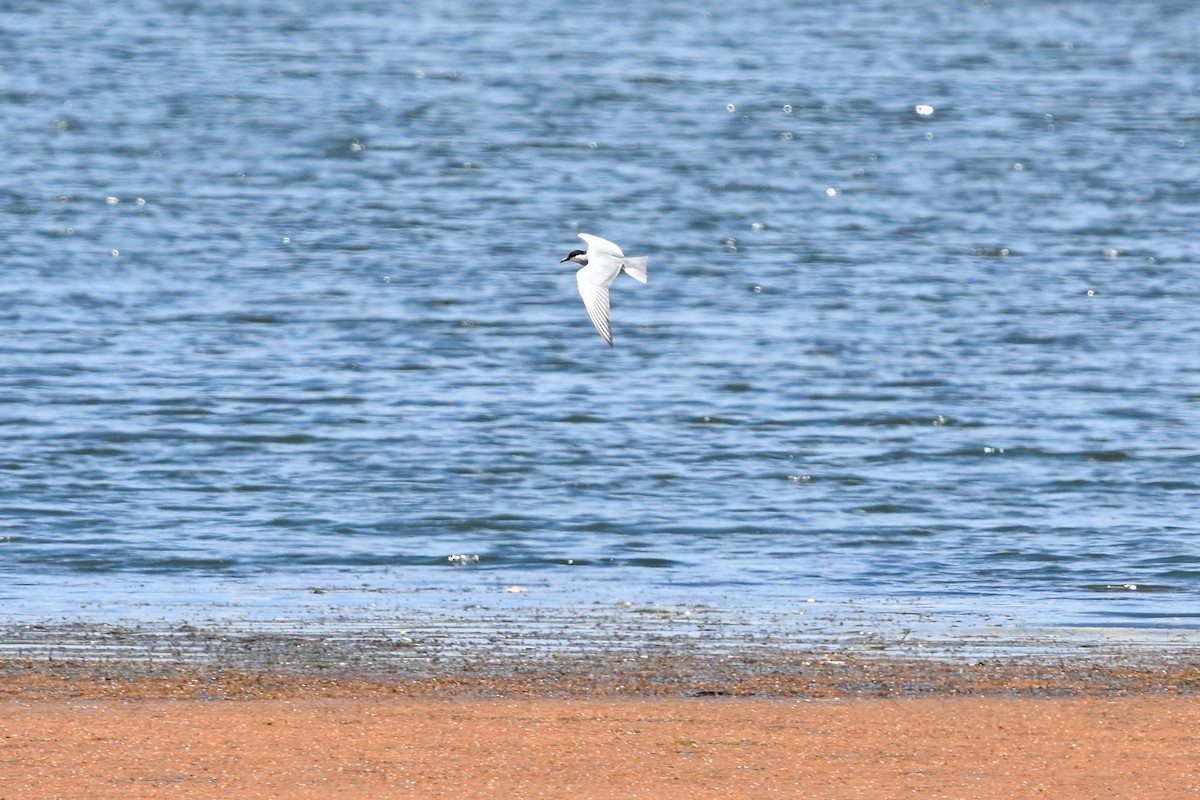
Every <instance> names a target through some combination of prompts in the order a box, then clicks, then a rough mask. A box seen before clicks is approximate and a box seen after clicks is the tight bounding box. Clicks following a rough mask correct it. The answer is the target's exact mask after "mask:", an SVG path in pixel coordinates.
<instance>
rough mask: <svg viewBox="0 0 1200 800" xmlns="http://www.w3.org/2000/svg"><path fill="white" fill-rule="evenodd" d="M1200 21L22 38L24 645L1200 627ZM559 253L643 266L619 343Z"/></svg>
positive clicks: (771, 8)
mask: <svg viewBox="0 0 1200 800" xmlns="http://www.w3.org/2000/svg"><path fill="white" fill-rule="evenodd" d="M1198 30H1200V9H1198V8H1197V6H1196V5H1195V4H1194V3H1191V2H1185V1H1184V0H1178V1H1177V2H1169V1H1167V0H1164V1H1163V2H1154V3H1133V2H1118V1H1117V0H1113V1H1112V2H1102V3H1096V2H1082V1H1077V2H1069V1H1067V2H1059V3H1053V4H1046V3H1036V2H1003V1H998V2H989V3H974V4H969V5H965V6H964V5H962V4H952V5H951V4H943V3H933V2H925V3H915V4H914V3H899V2H894V1H893V0H875V2H862V3H844V2H837V3H835V2H817V3H803V4H787V3H756V4H748V5H746V6H745V7H742V6H738V5H736V4H735V5H734V6H728V5H721V4H701V5H697V4H696V3H692V2H688V3H682V2H670V0H664V2H655V3H623V4H617V5H612V4H609V5H608V6H602V7H582V8H581V7H580V6H579V4H575V3H563V2H557V1H556V0H530V2H524V3H513V4H479V3H467V2H460V3H453V2H452V3H439V4H436V6H430V8H429V9H427V10H418V11H414V10H407V9H404V8H401V7H399V6H396V5H394V4H390V3H373V2H366V1H365V0H350V1H349V2H343V3H337V4H325V3H318V2H313V1H306V0H296V2H292V3H286V4H281V3H249V4H247V3H236V4H225V5H222V4H215V3H201V4H193V3H189V2H177V3H171V4H165V5H164V4H160V3H149V2H137V1H136V0H130V2H122V3H115V4H109V5H107V6H104V7H103V8H100V7H96V6H95V5H94V4H90V3H54V4H43V3H29V4H24V5H20V4H18V5H17V6H15V7H13V6H11V5H10V6H8V7H6V10H4V11H3V12H0V53H3V57H2V61H0V116H2V118H3V120H4V122H3V125H2V126H0V147H2V152H3V153H4V160H5V169H4V170H3V171H2V173H0V234H2V236H3V240H4V250H3V257H2V261H0V264H2V272H0V325H2V333H0V601H3V605H4V606H5V607H6V609H7V610H6V611H5V618H6V619H8V620H10V621H12V620H17V621H20V620H29V619H47V618H67V619H85V620H99V621H102V622H103V621H108V620H113V619H127V618H147V619H153V618H169V619H171V618H187V617H188V616H189V615H195V614H197V613H203V614H212V615H216V616H221V615H232V616H237V615H244V616H245V617H247V618H263V619H268V618H276V617H289V618H300V619H303V618H305V617H314V618H315V617H317V616H320V615H322V614H326V613H329V611H330V609H331V608H335V607H336V608H337V609H339V612H340V613H345V614H348V615H349V616H355V615H370V614H373V613H378V614H392V613H394V612H398V610H403V609H405V608H411V607H421V608H427V609H428V608H432V609H437V608H461V607H463V606H464V605H470V604H472V603H476V604H478V603H482V604H484V605H488V606H489V607H497V606H506V605H513V606H519V605H522V604H525V605H534V606H537V605H542V606H546V607H556V608H557V607H562V608H569V607H577V608H581V609H582V608H587V607H588V606H589V604H596V603H600V604H609V603H620V602H633V603H637V604H655V603H658V604H670V603H682V604H704V605H707V606H711V607H713V608H733V607H737V608H739V609H742V610H743V611H744V612H745V613H747V614H750V615H751V617H753V614H755V613H758V612H764V613H765V612H776V611H780V610H786V609H789V608H794V607H800V606H801V605H802V604H804V603H807V602H808V601H814V602H817V603H827V604H837V603H844V602H848V601H851V600H854V601H856V602H860V603H863V604H866V605H867V606H871V605H875V606H878V607H881V608H897V607H902V608H907V607H911V608H924V609H928V610H929V611H930V613H932V614H934V616H935V618H936V617H937V616H938V614H940V613H943V612H944V613H951V614H958V615H962V614H966V613H970V614H981V615H985V616H986V615H991V614H998V615H1002V616H1003V618H1004V619H1006V620H1007V621H1008V624H1011V625H1015V626H1017V627H1021V626H1089V627H1117V626H1120V627H1127V626H1133V627H1138V626H1140V627H1144V628H1165V629H1168V630H1171V631H1175V632H1181V631H1182V632H1185V633H1186V632H1188V631H1195V630H1196V629H1197V627H1198V623H1197V621H1198V620H1200V604H1198V603H1197V599H1198V595H1200V555H1198V551H1197V545H1196V533H1197V522H1196V520H1197V516H1198V514H1200V450H1197V445H1196V442H1197V437H1198V436H1200V425H1198V424H1197V423H1198V422H1200V360H1198V359H1197V356H1196V354H1197V352H1200V321H1198V316H1197V313H1196V310H1197V308H1198V307H1200V306H1198V302H1200V239H1198V237H1197V235H1196V234H1197V224H1196V220H1197V219H1200V51H1198V50H1197V48H1196V47H1195V44H1196V34H1197V31H1198ZM578 231H585V232H593V233H596V234H599V235H602V236H605V237H608V238H611V239H614V240H616V241H618V242H619V243H621V244H622V245H623V246H624V247H625V250H626V252H627V253H629V254H632V255H647V256H649V257H650V283H649V285H648V286H646V287H642V286H640V285H638V284H636V283H634V282H633V281H630V280H628V279H625V278H622V279H621V280H620V281H618V283H617V284H616V285H615V286H614V289H613V326H614V333H615V337H616V347H615V348H613V349H611V350H610V349H608V348H607V347H606V346H604V343H603V341H602V340H601V339H600V337H599V336H597V335H596V333H595V331H594V330H593V329H592V326H591V324H590V323H589V322H588V319H587V316H586V314H585V313H584V309H583V307H582V304H581V303H580V301H579V298H578V296H577V294H576V291H575V285H574V279H573V276H572V274H571V270H569V269H567V268H566V266H565V265H564V266H559V265H558V263H557V262H558V259H560V258H562V257H563V256H564V255H565V254H566V253H567V252H568V251H569V250H571V249H574V248H575V247H577V246H578V245H579V242H578V240H577V239H576V238H575V233H576V232H578ZM455 556H461V558H453V557H455ZM476 557H477V558H476ZM509 590H511V591H509ZM314 592H319V593H314ZM334 596H336V598H337V599H336V601H334V600H330V599H329V598H331V597H334ZM331 603H332V604H333V605H330V604H331Z"/></svg>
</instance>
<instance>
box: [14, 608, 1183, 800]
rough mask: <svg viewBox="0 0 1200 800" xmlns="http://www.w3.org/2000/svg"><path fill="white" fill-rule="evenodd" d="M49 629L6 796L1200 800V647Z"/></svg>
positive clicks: (18, 724) (24, 665)
mask: <svg viewBox="0 0 1200 800" xmlns="http://www.w3.org/2000/svg"><path fill="white" fill-rule="evenodd" d="M32 632H33V633H36V634H37V637H36V638H37V641H38V642H39V644H38V647H34V646H33V644H32V643H31V641H30V637H29V636H28V635H25V636H20V635H16V634H18V633H20V631H13V630H11V629H10V630H9V631H8V633H7V635H6V636H0V645H3V650H0V652H3V653H4V655H3V656H0V764H2V765H3V774H4V782H3V786H0V800H24V799H25V798H30V800H32V799H33V798H39V800H40V798H46V797H56V798H79V800H84V798H87V799H88V800H110V799H111V800H117V798H121V800H126V799H127V798H134V799H135V800H138V799H140V798H145V799H146V800H152V799H154V800H156V799H157V798H167V797H170V798H209V797H214V796H220V797H230V798H237V799H238V800H241V799H242V798H246V799H247V800H249V799H250V798H255V799H257V798H290V799H297V800H307V799H308V798H313V800H316V799H317V798H322V799H323V798H327V797H330V796H354V797H366V798H376V797H378V798H394V797H407V798H441V797H459V798H493V797H510V798H535V797H579V798H625V797H643V798H661V799H664V800H674V798H680V799H681V800H682V799H683V798H689V800H690V798H695V797H706V798H708V797H711V798H733V799H734V800H740V799H741V798H747V799H749V798H755V799H756V800H757V798H761V797H769V796H781V797H796V796H804V797H828V798H843V797H878V798H884V797H895V796H899V795H901V794H905V795H908V794H917V795H919V796H923V797H947V798H957V797H973V798H977V800H992V798H995V799H996V800H999V799H1000V798H1009V797H1014V796H1030V795H1035V794H1045V795H1046V796H1058V797H1071V798H1093V797H1094V798H1101V797H1112V796H1117V795H1127V796H1132V797H1162V798H1176V797H1178V798H1183V797H1197V796H1200V765H1198V764H1197V762H1196V759H1195V753H1196V749H1197V747H1198V746H1200V737H1198V735H1197V733H1196V731H1198V730H1200V650H1197V649H1196V648H1192V647H1184V646H1179V647H1167V648H1163V647H1152V646H1146V645H1145V644H1133V643H1130V642H1128V641H1121V640H1112V641H1108V642H1097V643H1093V644H1092V646H1086V647H1085V646H1080V645H1078V644H1073V645H1070V646H1060V647H1056V648H1050V647H1042V648H1040V649H1036V650H1033V651H1030V652H1026V653H1024V654H1019V655H1018V654H1016V653H1014V652H1013V648H1012V647H1011V646H1010V645H1012V644H1013V643H1012V642H1009V643H1008V644H1007V645H1006V646H1005V647H1004V648H1001V649H1000V650H997V651H995V652H993V653H992V654H991V655H989V656H985V657H981V656H980V654H979V652H978V651H977V649H976V648H972V649H971V650H970V651H958V654H957V655H955V652H954V651H951V650H947V649H945V648H941V649H937V648H932V647H918V646H917V644H919V643H913V642H908V643H907V645H906V649H905V651H904V652H900V651H899V650H898V649H897V650H896V652H887V651H884V650H879V649H872V648H871V647H870V646H868V645H866V644H863V643H859V644H852V643H845V644H843V645H841V646H839V647H809V648H807V649H806V648H803V647H800V646H795V645H792V646H778V645H769V644H766V643H764V642H761V641H757V642H755V643H753V645H752V646H749V645H746V643H745V642H744V641H743V642H742V644H743V645H745V646H743V647H742V648H741V652H738V647H737V644H738V642H737V641H734V642H730V641H724V642H722V641H717V640H710V641H707V642H704V643H702V645H703V646H699V645H696V644H695V643H693V644H692V645H688V644H687V642H686V641H658V642H656V643H655V645H654V646H653V647H650V646H648V645H647V644H646V643H644V642H643V643H641V644H639V645H638V646H636V647H634V646H629V643H628V642H625V643H623V644H622V643H620V642H618V641H617V640H614V639H613V638H612V637H608V638H605V637H599V638H600V640H601V641H600V643H599V646H597V647H594V648H592V649H590V650H585V649H580V648H574V647H563V646H552V645H551V644H549V643H545V642H543V643H542V644H541V645H539V646H536V647H535V646H525V645H528V644H529V643H528V642H526V643H525V645H521V646H518V645H519V644H520V643H519V642H518V643H514V642H511V641H497V642H493V643H490V644H489V643H488V642H486V641H480V642H478V643H477V644H476V646H475V648H474V650H470V649H469V648H467V647H465V646H457V647H455V648H446V649H445V651H444V652H442V654H441V655H440V656H438V655H437V654H436V653H434V652H431V649H430V648H428V647H415V648H414V646H413V645H412V644H411V643H410V644H403V643H400V644H397V642H396V641H394V639H392V638H379V637H377V636H375V635H364V636H359V637H345V638H342V639H337V638H333V639H324V638H322V637H320V636H315V635H314V636H297V635H296V634H295V633H291V634H279V633H266V632H263V631H262V630H258V631H257V632H254V631H250V630H245V631H242V634H241V635H238V636H233V635H231V631H229V630H228V629H226V630H225V631H224V633H222V634H220V635H218V633H217V631H214V630H212V629H193V630H190V631H182V632H181V631H179V630H168V629H166V628H155V629H142V630H132V629H125V628H120V627H115V628H109V627H97V626H87V625H74V626H59V627H55V626H40V627H37V629H36V630H34V631H32ZM26 633H29V631H27V632H26ZM181 637H182V639H187V640H188V642H187V643H185V642H183V641H182V640H181ZM172 642H173V644H171V643H172ZM198 642H199V643H202V644H203V646H200V645H199V644H197V643H198ZM185 644H186V645H187V646H184V645H185ZM51 645H52V646H51ZM169 645H170V646H169ZM717 645H720V646H717ZM39 648H40V649H39ZM172 648H174V649H172ZM22 649H24V651H25V652H24V654H23V655H22V654H20V653H19V652H18V651H20V650H22ZM967 653H969V655H968V654H967Z"/></svg>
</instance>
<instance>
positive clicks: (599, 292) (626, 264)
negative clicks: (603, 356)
mask: <svg viewBox="0 0 1200 800" xmlns="http://www.w3.org/2000/svg"><path fill="white" fill-rule="evenodd" d="M579 238H580V239H583V240H584V241H585V242H587V246H588V249H587V252H586V253H585V252H584V251H582V250H572V251H571V252H570V253H567V257H566V258H564V259H563V260H562V261H559V262H558V263H560V264H565V263H566V262H568V261H572V262H574V263H576V264H581V265H582V266H583V269H581V270H579V271H577V272H576V273H575V280H576V282H578V283H579V296H580V297H582V298H583V306H584V308H586V309H587V312H588V316H589V317H591V318H592V324H593V325H595V326H596V330H598V331H600V335H601V336H603V337H604V341H606V342H608V346H609V347H612V343H613V336H612V325H611V324H610V323H609V321H608V287H609V286H611V285H612V282H613V279H614V278H616V277H617V276H618V275H619V274H621V273H622V272H624V273H625V274H626V275H628V276H629V277H631V278H633V279H634V280H635V281H638V282H639V283H645V282H646V262H647V261H649V259H648V258H647V257H646V256H634V257H632V258H627V257H626V256H625V254H624V253H622V252H621V248H619V247H617V246H616V245H615V244H613V243H612V242H610V241H608V240H607V239H601V238H600V237H599V236H592V235H591V234H590V233H581V234H579Z"/></svg>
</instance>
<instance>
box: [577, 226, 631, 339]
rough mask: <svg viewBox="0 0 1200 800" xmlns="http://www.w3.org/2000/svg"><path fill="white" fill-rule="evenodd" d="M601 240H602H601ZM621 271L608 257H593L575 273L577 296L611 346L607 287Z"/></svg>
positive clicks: (617, 262)
mask: <svg viewBox="0 0 1200 800" xmlns="http://www.w3.org/2000/svg"><path fill="white" fill-rule="evenodd" d="M601 241H603V240H601ZM620 271H621V263H620V262H619V261H614V260H613V259H609V258H593V260H592V261H591V262H590V263H589V264H588V265H587V266H586V267H584V268H583V269H581V270H579V271H578V272H576V273H575V280H576V282H577V283H578V284H579V296H580V297H582V298H583V307H584V308H586V309H587V312H588V316H589V317H591V319H592V324H593V325H595V326H596V330H598V331H600V335H601V336H603V337H604V341H606V342H608V346H609V347H612V343H613V337H612V325H611V324H610V323H609V321H608V287H609V286H611V285H612V282H613V278H615V277H617V274H618V273H619V272H620Z"/></svg>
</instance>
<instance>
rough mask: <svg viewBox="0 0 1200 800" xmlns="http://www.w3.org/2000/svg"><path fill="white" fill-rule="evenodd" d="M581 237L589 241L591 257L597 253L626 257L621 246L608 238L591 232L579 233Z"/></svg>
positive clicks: (589, 256)
mask: <svg viewBox="0 0 1200 800" xmlns="http://www.w3.org/2000/svg"><path fill="white" fill-rule="evenodd" d="M579 238H580V239H583V240H584V241H585V242H587V246H588V258H589V259H590V258H591V257H592V256H596V255H603V256H615V257H617V258H624V257H625V254H624V253H622V252H621V248H619V247H617V245H616V244H615V243H613V242H610V241H609V240H608V239H601V238H600V237H599V236H592V235H591V234H590V233H581V234H579Z"/></svg>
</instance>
